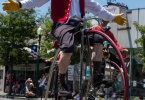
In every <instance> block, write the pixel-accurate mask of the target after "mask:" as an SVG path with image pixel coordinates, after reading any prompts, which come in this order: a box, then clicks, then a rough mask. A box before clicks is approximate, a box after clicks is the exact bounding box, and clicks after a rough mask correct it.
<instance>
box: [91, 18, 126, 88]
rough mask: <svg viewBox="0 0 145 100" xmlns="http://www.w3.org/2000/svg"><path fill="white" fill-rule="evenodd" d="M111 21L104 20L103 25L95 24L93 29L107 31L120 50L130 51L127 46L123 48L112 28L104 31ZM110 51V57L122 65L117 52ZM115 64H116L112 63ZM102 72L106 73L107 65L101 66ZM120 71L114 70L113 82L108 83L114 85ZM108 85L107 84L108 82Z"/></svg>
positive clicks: (123, 51)
mask: <svg viewBox="0 0 145 100" xmlns="http://www.w3.org/2000/svg"><path fill="white" fill-rule="evenodd" d="M108 23H109V22H108V21H104V20H102V23H101V25H95V26H93V27H92V30H97V31H101V32H103V33H105V34H106V35H107V36H109V37H110V38H111V39H112V41H113V42H114V43H115V44H116V46H117V48H118V49H119V50H120V52H121V53H128V49H126V48H123V47H122V46H121V45H120V43H119V42H118V41H117V39H116V38H115V36H114V34H113V32H112V31H111V30H110V28H109V29H108V30H107V31H105V32H104V29H105V28H107V24H108ZM104 41H106V39H104ZM108 53H109V59H110V60H111V61H113V62H115V63H116V64H117V65H118V66H120V67H121V62H120V60H119V59H118V58H117V57H116V55H115V54H113V53H111V52H110V51H109V52H108ZM103 59H105V56H103ZM102 65H103V66H105V64H104V63H103V62H102ZM112 66H114V65H112ZM101 73H102V74H103V75H104V73H105V67H101ZM118 73H119V70H118V69H115V70H114V72H113V76H112V77H113V82H111V83H109V84H108V85H112V84H113V83H115V82H117V75H118ZM106 85H107V84H106Z"/></svg>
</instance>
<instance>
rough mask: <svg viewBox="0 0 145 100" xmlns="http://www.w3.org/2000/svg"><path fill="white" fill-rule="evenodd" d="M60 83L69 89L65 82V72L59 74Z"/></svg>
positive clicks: (65, 88)
mask: <svg viewBox="0 0 145 100" xmlns="http://www.w3.org/2000/svg"><path fill="white" fill-rule="evenodd" d="M58 84H60V86H61V87H62V88H63V89H64V90H66V91H68V88H67V85H66V83H65V74H58Z"/></svg>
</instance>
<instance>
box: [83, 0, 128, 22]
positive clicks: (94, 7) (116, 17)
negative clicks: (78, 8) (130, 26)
mask: <svg viewBox="0 0 145 100" xmlns="http://www.w3.org/2000/svg"><path fill="white" fill-rule="evenodd" d="M85 10H86V11H88V12H91V13H93V14H94V15H96V16H99V17H100V18H102V19H103V20H105V21H114V22H115V23H117V24H119V25H125V24H126V18H124V17H123V13H122V14H113V13H111V12H109V11H107V10H106V9H105V8H104V7H102V6H101V5H100V4H99V3H97V2H95V0H85Z"/></svg>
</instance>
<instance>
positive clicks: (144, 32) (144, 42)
mask: <svg viewBox="0 0 145 100" xmlns="http://www.w3.org/2000/svg"><path fill="white" fill-rule="evenodd" d="M134 26H135V27H136V29H137V30H138V31H139V32H140V33H141V37H140V38H139V39H136V40H135V43H140V45H141V46H142V50H140V52H138V53H137V54H138V56H140V57H141V59H142V61H143V71H144V72H145V26H144V25H139V24H138V23H137V22H134Z"/></svg>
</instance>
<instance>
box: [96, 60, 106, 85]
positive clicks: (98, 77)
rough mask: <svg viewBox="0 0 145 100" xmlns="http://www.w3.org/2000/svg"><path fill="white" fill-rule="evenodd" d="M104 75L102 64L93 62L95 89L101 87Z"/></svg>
mask: <svg viewBox="0 0 145 100" xmlns="http://www.w3.org/2000/svg"><path fill="white" fill-rule="evenodd" d="M103 78H104V74H103V73H101V62H100V61H93V84H94V87H97V86H98V85H101V83H102V80H103Z"/></svg>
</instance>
